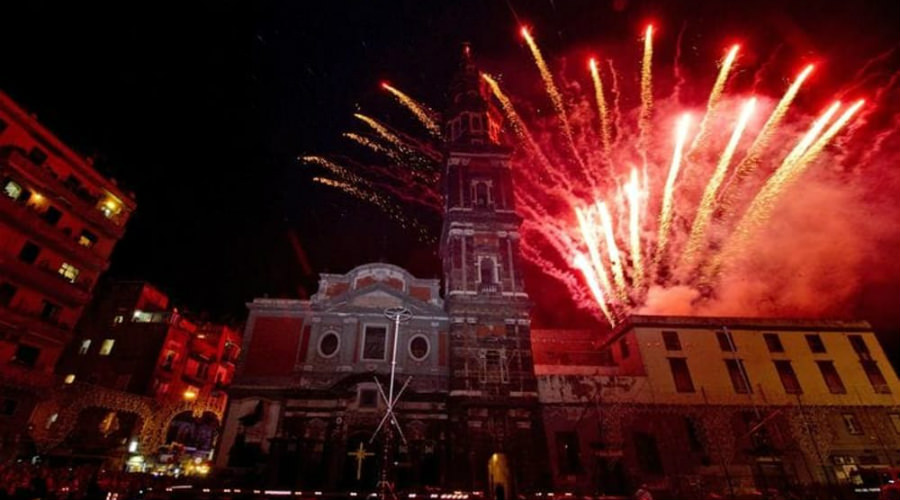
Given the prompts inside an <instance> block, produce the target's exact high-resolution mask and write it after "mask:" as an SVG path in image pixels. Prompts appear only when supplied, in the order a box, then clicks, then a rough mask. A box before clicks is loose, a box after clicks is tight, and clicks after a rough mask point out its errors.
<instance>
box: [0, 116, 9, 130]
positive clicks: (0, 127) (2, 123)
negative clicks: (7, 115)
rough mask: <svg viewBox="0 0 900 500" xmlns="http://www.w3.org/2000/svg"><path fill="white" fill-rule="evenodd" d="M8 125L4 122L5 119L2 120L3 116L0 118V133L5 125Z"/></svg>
mask: <svg viewBox="0 0 900 500" xmlns="http://www.w3.org/2000/svg"><path fill="white" fill-rule="evenodd" d="M8 126H9V124H8V123H6V120H4V119H3V118H0V134H2V133H3V131H4V130H6V127H8Z"/></svg>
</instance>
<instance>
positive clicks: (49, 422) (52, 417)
mask: <svg viewBox="0 0 900 500" xmlns="http://www.w3.org/2000/svg"><path fill="white" fill-rule="evenodd" d="M57 420H59V413H54V414H53V415H50V416H49V417H47V422H45V423H44V429H49V428H51V427H53V424H55V423H56V421H57Z"/></svg>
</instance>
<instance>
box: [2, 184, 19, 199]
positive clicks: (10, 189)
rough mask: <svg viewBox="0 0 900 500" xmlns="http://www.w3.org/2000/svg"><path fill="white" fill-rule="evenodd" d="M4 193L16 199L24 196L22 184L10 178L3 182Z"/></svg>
mask: <svg viewBox="0 0 900 500" xmlns="http://www.w3.org/2000/svg"><path fill="white" fill-rule="evenodd" d="M3 194H5V195H6V196H9V197H10V198H12V199H14V200H18V199H19V197H20V196H22V186H21V185H19V184H18V183H16V182H15V181H12V180H8V181H6V183H5V184H3Z"/></svg>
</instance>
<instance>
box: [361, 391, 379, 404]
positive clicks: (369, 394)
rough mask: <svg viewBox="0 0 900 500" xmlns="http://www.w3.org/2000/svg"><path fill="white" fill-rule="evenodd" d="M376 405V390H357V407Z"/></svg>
mask: <svg viewBox="0 0 900 500" xmlns="http://www.w3.org/2000/svg"><path fill="white" fill-rule="evenodd" d="M377 406H378V392H376V391H375V389H360V390H359V407H360V408H376V407H377Z"/></svg>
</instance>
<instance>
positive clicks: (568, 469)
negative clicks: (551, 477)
mask: <svg viewBox="0 0 900 500" xmlns="http://www.w3.org/2000/svg"><path fill="white" fill-rule="evenodd" d="M556 463H557V464H558V465H559V473H560V474H564V475H569V474H577V473H578V472H579V471H580V470H581V453H580V451H579V449H578V434H577V433H575V432H557V433H556Z"/></svg>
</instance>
